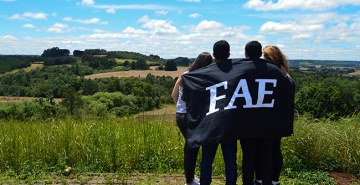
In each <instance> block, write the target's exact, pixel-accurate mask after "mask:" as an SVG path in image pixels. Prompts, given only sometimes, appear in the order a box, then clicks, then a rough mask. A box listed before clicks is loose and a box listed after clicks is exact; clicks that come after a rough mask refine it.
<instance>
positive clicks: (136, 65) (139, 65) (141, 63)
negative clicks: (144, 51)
mask: <svg viewBox="0 0 360 185" xmlns="http://www.w3.org/2000/svg"><path fill="white" fill-rule="evenodd" d="M130 68H131V69H132V70H135V69H140V70H147V69H149V66H148V65H147V64H146V61H145V60H143V59H139V60H137V61H135V62H131V63H130Z"/></svg>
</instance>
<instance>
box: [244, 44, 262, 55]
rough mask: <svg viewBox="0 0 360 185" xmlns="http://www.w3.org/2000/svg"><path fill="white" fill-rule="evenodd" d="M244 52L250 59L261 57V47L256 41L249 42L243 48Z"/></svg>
mask: <svg viewBox="0 0 360 185" xmlns="http://www.w3.org/2000/svg"><path fill="white" fill-rule="evenodd" d="M245 52H246V54H247V56H248V57H250V58H260V57H261V55H262V46H261V44H260V42H258V41H256V40H254V41H250V42H248V43H247V44H246V46H245Z"/></svg>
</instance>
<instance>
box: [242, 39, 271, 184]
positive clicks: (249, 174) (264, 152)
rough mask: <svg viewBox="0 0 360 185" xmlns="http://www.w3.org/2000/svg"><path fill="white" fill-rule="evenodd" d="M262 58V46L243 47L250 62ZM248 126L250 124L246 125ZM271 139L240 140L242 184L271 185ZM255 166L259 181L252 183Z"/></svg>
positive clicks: (250, 44) (253, 44) (254, 44)
mask: <svg viewBox="0 0 360 185" xmlns="http://www.w3.org/2000/svg"><path fill="white" fill-rule="evenodd" d="M261 56H262V46H261V44H260V43H259V42H258V41H250V42H248V43H247V44H246V46H245V57H246V58H249V59H250V60H252V61H256V60H259V59H260V57H261ZM248 124H250V123H248ZM272 142H273V139H272V138H246V139H240V144H241V149H242V153H243V159H242V163H243V164H242V172H243V176H242V179H243V184H244V185H253V184H257V183H259V184H264V185H270V184H271V174H272V163H271V158H272ZM255 166H257V169H258V170H257V171H258V173H261V181H260V180H259V181H254V173H255Z"/></svg>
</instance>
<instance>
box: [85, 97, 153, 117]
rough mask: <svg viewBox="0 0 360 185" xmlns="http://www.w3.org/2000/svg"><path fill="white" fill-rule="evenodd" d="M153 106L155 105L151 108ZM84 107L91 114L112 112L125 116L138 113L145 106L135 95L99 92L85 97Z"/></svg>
mask: <svg viewBox="0 0 360 185" xmlns="http://www.w3.org/2000/svg"><path fill="white" fill-rule="evenodd" d="M153 108H155V107H151V108H150V109H153ZM84 109H85V112H87V113H88V114H89V115H98V116H104V115H107V114H109V113H111V114H113V115H115V116H125V115H130V114H134V113H138V112H139V111H140V110H142V109H143V107H142V102H139V99H138V98H136V97H135V96H133V95H124V94H122V93H119V92H116V93H104V92H99V93H96V94H94V95H93V96H87V97H84Z"/></svg>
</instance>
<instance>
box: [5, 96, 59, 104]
mask: <svg viewBox="0 0 360 185" xmlns="http://www.w3.org/2000/svg"><path fill="white" fill-rule="evenodd" d="M36 99H39V98H34V97H18V96H0V102H29V101H34V100H36ZM54 101H55V102H57V103H59V102H61V99H60V98H55V99H54Z"/></svg>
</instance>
